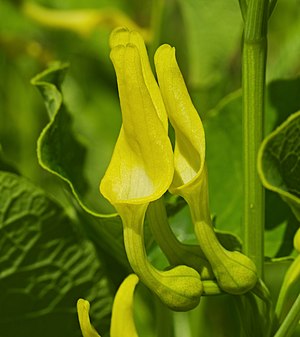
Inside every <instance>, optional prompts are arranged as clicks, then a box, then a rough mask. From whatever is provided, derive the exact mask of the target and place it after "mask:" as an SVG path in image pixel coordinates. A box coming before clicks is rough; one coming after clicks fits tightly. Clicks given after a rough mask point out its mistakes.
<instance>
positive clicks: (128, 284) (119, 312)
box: [110, 274, 139, 337]
mask: <svg viewBox="0 0 300 337" xmlns="http://www.w3.org/2000/svg"><path fill="white" fill-rule="evenodd" d="M138 281H139V278H138V277H137V275H135V274H131V275H129V276H127V277H126V279H125V280H124V281H123V282H122V284H121V286H120V288H119V289H118V291H117V293H116V296H115V299H114V304H113V310H112V316H111V326H110V337H138V334H137V331H136V328H135V324H134V317H133V295H134V289H135V286H136V285H137V283H138Z"/></svg>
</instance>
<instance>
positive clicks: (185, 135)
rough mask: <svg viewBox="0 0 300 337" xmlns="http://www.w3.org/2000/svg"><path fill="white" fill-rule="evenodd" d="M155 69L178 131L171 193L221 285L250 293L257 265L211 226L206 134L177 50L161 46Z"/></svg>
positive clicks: (168, 110)
mask: <svg viewBox="0 0 300 337" xmlns="http://www.w3.org/2000/svg"><path fill="white" fill-rule="evenodd" d="M155 67H156V72H157V76H158V82H159V86H160V90H161V93H162V97H163V100H164V103H165V106H166V109H167V113H168V117H169V119H170V122H171V124H172V126H173V127H174V130H175V137H176V141H175V149H174V160H175V173H174V179H173V181H172V184H171V186H170V192H171V193H174V194H178V195H181V196H182V197H183V198H184V199H185V200H186V201H187V203H188V205H189V207H190V210H191V215H192V219H193V222H194V226H195V232H196V235H197V238H198V241H199V245H200V247H201V249H202V250H203V252H204V254H205V255H206V257H207V259H208V261H209V262H210V264H211V266H212V269H213V271H214V273H215V276H216V278H217V280H218V283H219V286H220V287H221V288H222V289H224V290H225V291H227V292H229V293H233V294H241V293H244V292H246V291H248V290H250V289H251V288H252V287H253V286H254V285H255V284H256V282H257V275H256V268H255V265H254V263H253V262H252V261H251V260H250V259H249V258H248V257H246V256H245V255H243V254H241V253H240V252H231V251H228V250H226V249H225V248H223V247H222V246H221V244H220V243H219V241H218V239H217V237H216V235H215V233H214V230H213V226H212V223H211V217H210V211H209V204H208V182H207V170H206V165H205V135H204V130H203V126H202V122H201V120H200V117H199V115H198V113H197V111H196V109H195V108H194V106H193V104H192V101H191V99H190V96H189V93H188V91H187V88H186V86H185V83H184V80H183V77H182V75H181V72H180V69H179V67H178V65H177V62H176V58H175V49H174V48H172V47H170V46H169V45H162V46H161V47H160V48H159V49H158V50H157V52H156V54H155Z"/></svg>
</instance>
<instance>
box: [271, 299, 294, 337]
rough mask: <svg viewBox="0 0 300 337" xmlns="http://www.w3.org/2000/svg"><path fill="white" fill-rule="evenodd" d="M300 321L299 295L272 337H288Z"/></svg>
mask: <svg viewBox="0 0 300 337" xmlns="http://www.w3.org/2000/svg"><path fill="white" fill-rule="evenodd" d="M299 320H300V294H299V295H298V297H297V299H296V301H295V302H294V304H293V306H292V308H291V310H290V311H289V313H288V314H287V316H286V318H285V320H284V321H283V323H282V324H281V326H280V328H279V329H278V331H277V332H276V334H275V335H274V337H290V336H292V335H293V332H294V331H295V329H296V327H297V325H298V322H299Z"/></svg>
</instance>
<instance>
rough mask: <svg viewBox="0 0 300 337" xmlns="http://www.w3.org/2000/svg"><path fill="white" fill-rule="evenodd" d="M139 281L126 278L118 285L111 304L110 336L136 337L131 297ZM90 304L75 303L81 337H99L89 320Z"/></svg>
mask: <svg viewBox="0 0 300 337" xmlns="http://www.w3.org/2000/svg"><path fill="white" fill-rule="evenodd" d="M138 281H139V279H138V277H137V276H136V275H135V274H131V275H129V276H127V278H126V279H125V280H124V281H123V282H122V284H121V285H120V287H119V289H118V291H117V293H116V296H115V299H114V303H113V309H112V318H111V327H110V336H111V337H138V334H137V332H136V328H135V324H134V318H133V307H132V306H133V295H134V290H135V286H136V285H137V283H138ZM89 311H90V303H89V302H88V301H86V300H84V299H82V298H80V299H79V300H78V301H77V312H78V319H79V324H80V329H81V332H82V335H83V337H100V335H99V334H98V332H97V331H96V330H95V328H94V327H93V326H92V324H91V322H90V318H89Z"/></svg>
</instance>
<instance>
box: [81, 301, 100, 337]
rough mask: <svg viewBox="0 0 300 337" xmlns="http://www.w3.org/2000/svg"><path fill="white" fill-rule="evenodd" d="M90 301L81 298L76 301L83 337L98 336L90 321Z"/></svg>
mask: <svg viewBox="0 0 300 337" xmlns="http://www.w3.org/2000/svg"><path fill="white" fill-rule="evenodd" d="M89 312H90V303H89V301H86V300H84V299H82V298H80V299H79V300H78V301H77V314H78V320H79V325H80V329H81V332H82V336H83V337H100V335H99V334H98V332H97V331H96V330H95V328H94V327H93V326H92V324H91V321H90V316H89Z"/></svg>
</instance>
